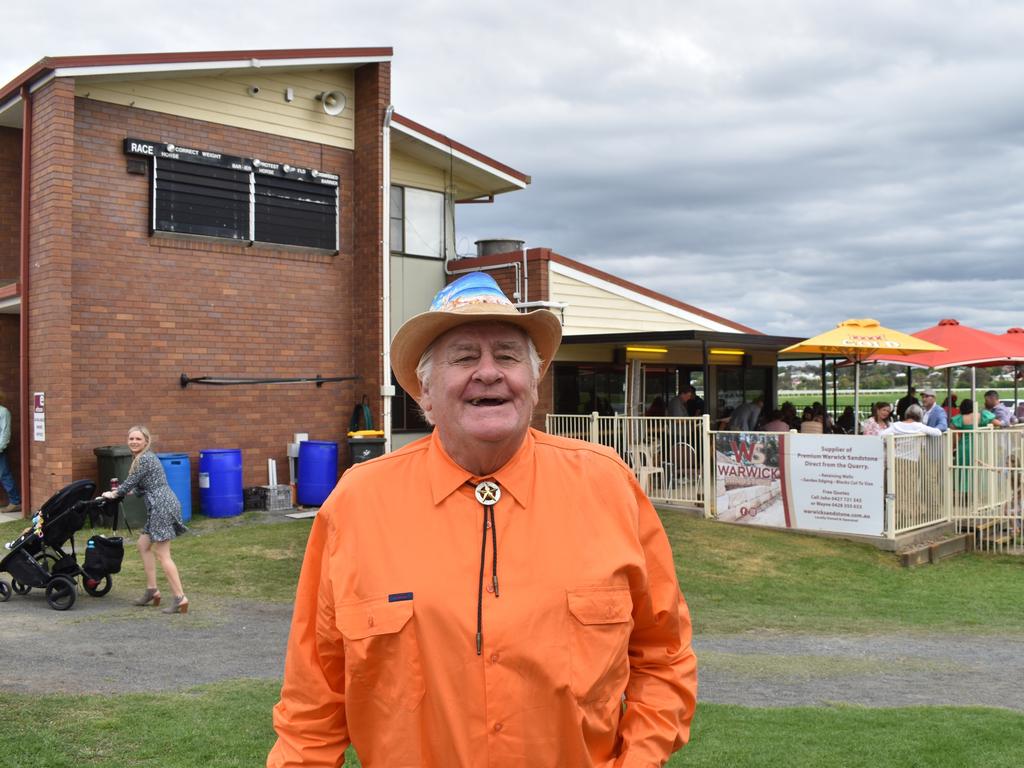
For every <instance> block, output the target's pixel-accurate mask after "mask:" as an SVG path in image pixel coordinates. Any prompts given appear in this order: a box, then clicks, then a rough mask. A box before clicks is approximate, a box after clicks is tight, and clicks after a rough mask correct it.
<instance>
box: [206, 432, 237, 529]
mask: <svg viewBox="0 0 1024 768" xmlns="http://www.w3.org/2000/svg"><path fill="white" fill-rule="evenodd" d="M199 502H200V504H201V505H202V507H203V514H204V515H206V516H207V517H235V516H236V515H240V514H242V509H243V508H244V506H245V503H244V500H243V498H242V451H241V450H240V449H238V448H225V449H218V448H209V449H206V450H203V451H200V452H199Z"/></svg>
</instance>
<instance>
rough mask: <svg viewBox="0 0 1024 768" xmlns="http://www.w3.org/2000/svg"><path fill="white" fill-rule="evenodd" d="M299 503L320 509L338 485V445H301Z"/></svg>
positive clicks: (312, 442)
mask: <svg viewBox="0 0 1024 768" xmlns="http://www.w3.org/2000/svg"><path fill="white" fill-rule="evenodd" d="M298 474H299V477H298V483H297V484H298V486H299V487H298V501H299V504H301V505H303V506H306V507H319V506H320V505H321V504H323V503H324V500H325V499H326V498H327V497H328V496H329V495H330V494H331V491H333V490H334V486H335V485H337V484H338V444H337V443H332V442H330V441H328V440H303V441H302V442H301V443H299V473H298Z"/></svg>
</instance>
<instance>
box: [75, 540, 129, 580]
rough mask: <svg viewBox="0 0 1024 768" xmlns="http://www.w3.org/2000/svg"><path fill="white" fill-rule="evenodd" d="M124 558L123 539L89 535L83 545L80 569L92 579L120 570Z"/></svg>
mask: <svg viewBox="0 0 1024 768" xmlns="http://www.w3.org/2000/svg"><path fill="white" fill-rule="evenodd" d="M122 560H124V539H122V538H121V537H120V536H99V535H97V536H90V537H89V541H88V542H87V543H86V545H85V565H83V566H82V570H84V571H85V573H86V575H88V576H91V577H92V578H93V579H101V578H103V577H104V576H109V575H110V574H113V573H120V572H121V561H122Z"/></svg>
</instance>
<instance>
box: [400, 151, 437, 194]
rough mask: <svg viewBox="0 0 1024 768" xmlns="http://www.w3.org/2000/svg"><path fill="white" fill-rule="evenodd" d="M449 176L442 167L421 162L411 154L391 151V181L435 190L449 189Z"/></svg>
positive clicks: (405, 185) (406, 185)
mask: <svg viewBox="0 0 1024 768" xmlns="http://www.w3.org/2000/svg"><path fill="white" fill-rule="evenodd" d="M447 176H448V174H446V173H445V172H444V171H442V170H441V169H440V168H435V167H433V166H431V165H427V164H426V163H423V162H420V161H419V160H416V159H415V158H413V157H410V156H409V155H406V154H403V153H401V152H396V151H395V150H392V151H391V183H392V184H397V185H399V186H403V187H419V188H420V189H429V190H431V191H434V192H445V191H447V184H446V182H447Z"/></svg>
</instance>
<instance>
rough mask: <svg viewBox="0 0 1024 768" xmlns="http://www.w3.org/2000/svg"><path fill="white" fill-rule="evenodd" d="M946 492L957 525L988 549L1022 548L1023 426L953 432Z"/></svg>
mask: <svg viewBox="0 0 1024 768" xmlns="http://www.w3.org/2000/svg"><path fill="white" fill-rule="evenodd" d="M950 434H951V435H952V439H951V446H950V448H951V453H950V463H951V466H952V472H951V473H950V482H949V493H950V498H951V516H952V519H953V521H954V522H955V523H956V526H957V530H959V531H961V532H973V533H974V536H975V546H976V547H977V548H978V549H982V550H985V551H989V552H1017V553H1021V552H1022V551H1024V539H1022V529H1024V498H1022V496H1024V468H1022V464H1024V428H1019V427H1018V428H1012V429H992V428H991V427H986V428H984V429H977V430H974V431H968V430H964V431H962V432H953V433H950Z"/></svg>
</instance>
